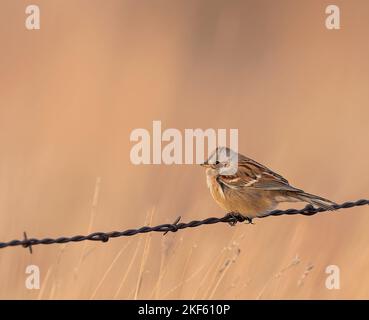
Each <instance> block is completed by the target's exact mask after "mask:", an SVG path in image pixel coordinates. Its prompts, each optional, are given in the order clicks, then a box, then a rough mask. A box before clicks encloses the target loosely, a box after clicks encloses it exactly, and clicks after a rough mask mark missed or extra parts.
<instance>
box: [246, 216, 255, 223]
mask: <svg viewBox="0 0 369 320" xmlns="http://www.w3.org/2000/svg"><path fill="white" fill-rule="evenodd" d="M245 220H246V224H255V223H254V222H252V218H249V217H245Z"/></svg>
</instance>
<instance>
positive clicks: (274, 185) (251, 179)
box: [218, 157, 301, 191]
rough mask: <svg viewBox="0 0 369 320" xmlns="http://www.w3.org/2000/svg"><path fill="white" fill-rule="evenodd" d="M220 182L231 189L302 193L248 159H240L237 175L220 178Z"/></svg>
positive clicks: (278, 176)
mask: <svg viewBox="0 0 369 320" xmlns="http://www.w3.org/2000/svg"><path fill="white" fill-rule="evenodd" d="M218 181H219V182H220V183H222V184H224V185H225V186H227V187H228V188H231V189H242V188H246V187H250V188H256V189H262V190H285V191H301V190H300V189H296V188H294V187H292V186H290V184H289V183H288V181H287V180H286V179H285V178H283V177H282V176H281V175H279V174H277V173H275V172H273V171H272V170H270V169H268V168H267V167H265V166H264V165H262V164H260V163H258V162H256V161H254V160H251V159H248V158H246V157H245V158H241V159H239V163H238V171H237V173H236V174H234V175H222V176H219V178H218Z"/></svg>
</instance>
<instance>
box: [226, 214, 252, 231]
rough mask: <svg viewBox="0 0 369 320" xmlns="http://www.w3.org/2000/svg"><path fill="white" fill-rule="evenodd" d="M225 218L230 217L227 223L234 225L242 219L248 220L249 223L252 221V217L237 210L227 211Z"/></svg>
mask: <svg viewBox="0 0 369 320" xmlns="http://www.w3.org/2000/svg"><path fill="white" fill-rule="evenodd" d="M226 217H227V218H231V220H230V221H228V224H229V225H230V226H232V227H233V226H235V225H236V224H237V222H243V221H245V220H246V221H248V222H249V223H252V219H250V218H248V217H245V216H243V215H242V214H241V213H238V212H229V213H227V215H226Z"/></svg>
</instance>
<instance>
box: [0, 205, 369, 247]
mask: <svg viewBox="0 0 369 320" xmlns="http://www.w3.org/2000/svg"><path fill="white" fill-rule="evenodd" d="M364 205H369V200H368V199H361V200H357V201H353V202H352V201H348V202H344V203H342V204H337V205H334V206H332V207H333V210H339V209H348V208H352V207H358V206H364ZM325 211H330V212H331V210H330V209H325V208H315V207H313V206H312V205H310V204H309V205H307V206H306V207H304V208H303V209H287V210H273V211H271V212H269V213H268V214H267V215H264V216H260V217H258V218H265V217H269V216H280V215H293V214H301V215H305V216H312V215H314V214H317V213H320V212H325ZM180 219H181V217H178V218H177V219H176V221H175V222H174V223H172V224H161V225H157V226H154V227H149V226H145V227H141V228H139V229H128V230H124V231H111V232H94V233H91V234H89V235H85V236H83V235H76V236H73V237H59V238H43V239H35V238H28V237H27V234H26V232H24V233H23V236H24V238H23V240H12V241H9V242H0V249H3V248H7V247H16V246H22V247H24V248H28V249H29V251H30V253H32V246H35V245H40V244H43V245H47V244H56V243H59V244H62V243H68V242H81V241H102V242H107V241H108V240H109V239H110V238H119V237H127V236H134V235H136V234H140V233H148V232H161V233H163V234H166V233H168V232H176V231H178V230H182V229H186V228H196V227H199V226H201V225H210V224H215V223H220V222H223V223H229V224H231V225H235V224H236V223H237V222H245V221H247V222H249V223H252V220H251V219H249V218H247V217H244V216H242V215H240V214H237V213H228V214H226V215H225V216H224V217H222V218H216V217H211V218H207V219H204V220H193V221H190V222H187V223H184V222H179V221H180Z"/></svg>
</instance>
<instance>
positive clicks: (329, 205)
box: [295, 191, 337, 210]
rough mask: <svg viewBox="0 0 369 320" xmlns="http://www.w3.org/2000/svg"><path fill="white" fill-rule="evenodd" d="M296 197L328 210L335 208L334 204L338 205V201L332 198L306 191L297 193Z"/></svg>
mask: <svg viewBox="0 0 369 320" xmlns="http://www.w3.org/2000/svg"><path fill="white" fill-rule="evenodd" d="M295 197H296V198H297V199H299V200H300V201H304V202H308V203H310V204H312V205H313V206H316V207H319V208H323V209H326V210H334V205H337V203H335V202H333V201H331V200H328V199H325V198H322V197H319V196H316V195H314V194H310V193H306V192H304V191H301V192H298V193H296V194H295Z"/></svg>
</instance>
